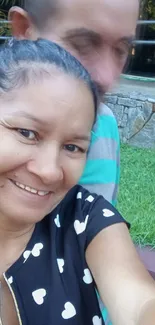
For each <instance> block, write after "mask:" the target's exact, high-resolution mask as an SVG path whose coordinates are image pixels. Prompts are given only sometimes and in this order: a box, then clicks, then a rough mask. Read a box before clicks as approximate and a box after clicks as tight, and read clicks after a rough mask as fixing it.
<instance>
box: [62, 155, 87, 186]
mask: <svg viewBox="0 0 155 325" xmlns="http://www.w3.org/2000/svg"><path fill="white" fill-rule="evenodd" d="M85 163H86V158H81V159H77V160H76V159H70V161H68V163H66V164H64V167H63V169H64V175H65V179H66V183H67V187H68V189H70V188H72V187H73V186H74V185H76V184H77V183H78V182H79V180H80V178H81V176H82V174H83V171H84V167H85Z"/></svg>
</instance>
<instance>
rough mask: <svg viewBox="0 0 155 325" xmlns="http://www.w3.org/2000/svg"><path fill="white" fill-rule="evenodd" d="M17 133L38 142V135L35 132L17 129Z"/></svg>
mask: <svg viewBox="0 0 155 325" xmlns="http://www.w3.org/2000/svg"><path fill="white" fill-rule="evenodd" d="M17 132H19V133H20V134H21V135H22V136H23V137H24V138H26V139H28V140H36V133H35V132H34V131H31V130H26V129H17Z"/></svg>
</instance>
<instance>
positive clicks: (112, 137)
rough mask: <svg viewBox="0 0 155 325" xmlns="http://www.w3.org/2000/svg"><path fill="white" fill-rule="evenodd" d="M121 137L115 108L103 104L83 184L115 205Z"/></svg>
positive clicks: (99, 112)
mask: <svg viewBox="0 0 155 325" xmlns="http://www.w3.org/2000/svg"><path fill="white" fill-rule="evenodd" d="M119 140H120V139H119V132H118V126H117V122H116V119H115V117H114V115H113V113H112V111H111V110H110V109H109V108H108V107H107V106H106V105H104V104H101V105H100V107H99V111H98V116H97V121H96V123H95V125H94V128H93V131H92V139H91V145H90V150H89V153H88V157H87V162H86V166H85V169H84V173H83V175H82V178H81V179H80V185H82V186H83V187H84V188H86V189H87V190H88V191H90V192H94V193H96V194H98V195H103V196H104V197H105V198H106V199H107V200H108V201H109V202H111V203H112V204H113V205H115V204H116V200H117V194H118V185H119V174H120V162H119V156H120V155H119V153H120V152H119V151H120V141H119Z"/></svg>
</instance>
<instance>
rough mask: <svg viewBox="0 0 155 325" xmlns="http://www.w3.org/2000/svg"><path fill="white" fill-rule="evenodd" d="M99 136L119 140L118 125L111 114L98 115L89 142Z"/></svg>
mask: <svg viewBox="0 0 155 325" xmlns="http://www.w3.org/2000/svg"><path fill="white" fill-rule="evenodd" d="M99 137H101V138H109V139H114V140H115V141H117V142H119V133H118V126H117V122H116V119H115V118H114V117H113V116H107V115H98V117H97V122H96V126H95V132H94V131H92V137H91V144H93V143H94V142H95V141H96V140H97V139H98V138H99Z"/></svg>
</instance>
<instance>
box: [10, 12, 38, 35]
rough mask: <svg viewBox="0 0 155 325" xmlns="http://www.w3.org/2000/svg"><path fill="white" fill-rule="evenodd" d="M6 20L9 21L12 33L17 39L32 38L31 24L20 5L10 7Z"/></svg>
mask: <svg viewBox="0 0 155 325" xmlns="http://www.w3.org/2000/svg"><path fill="white" fill-rule="evenodd" d="M8 20H9V21H10V25H11V31H12V35H13V36H14V37H17V38H19V39H24V38H27V39H32V38H33V37H32V34H33V24H32V23H31V20H30V17H29V16H28V13H27V12H26V11H25V10H23V9H22V8H20V7H16V6H14V7H12V8H11V9H10V10H9V14H8Z"/></svg>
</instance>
